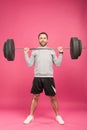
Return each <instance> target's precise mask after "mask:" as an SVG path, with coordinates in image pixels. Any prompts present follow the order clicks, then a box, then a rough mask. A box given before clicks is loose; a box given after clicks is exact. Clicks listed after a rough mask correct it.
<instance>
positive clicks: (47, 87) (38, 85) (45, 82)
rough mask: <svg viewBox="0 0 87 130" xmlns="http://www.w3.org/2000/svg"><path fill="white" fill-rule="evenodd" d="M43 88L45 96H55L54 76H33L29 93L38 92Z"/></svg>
mask: <svg viewBox="0 0 87 130" xmlns="http://www.w3.org/2000/svg"><path fill="white" fill-rule="evenodd" d="M43 90H44V92H45V94H46V95H47V96H55V95H56V89H55V83H54V78H52V77H45V78H44V77H34V79H33V84H32V88H31V93H33V94H40V93H42V92H43Z"/></svg>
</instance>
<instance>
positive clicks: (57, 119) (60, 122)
mask: <svg viewBox="0 0 87 130" xmlns="http://www.w3.org/2000/svg"><path fill="white" fill-rule="evenodd" d="M56 121H57V122H58V123H59V124H61V125H64V120H63V119H62V117H61V116H60V115H58V116H56Z"/></svg>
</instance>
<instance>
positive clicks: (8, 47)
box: [6, 39, 15, 61]
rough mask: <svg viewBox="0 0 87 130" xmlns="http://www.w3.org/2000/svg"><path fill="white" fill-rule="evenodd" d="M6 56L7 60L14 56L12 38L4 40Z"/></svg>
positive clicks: (12, 58) (11, 59)
mask: <svg viewBox="0 0 87 130" xmlns="http://www.w3.org/2000/svg"><path fill="white" fill-rule="evenodd" d="M6 57H7V60H8V61H13V60H14V58H15V45H14V40H13V39H8V40H7V42H6Z"/></svg>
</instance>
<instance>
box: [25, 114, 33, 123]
mask: <svg viewBox="0 0 87 130" xmlns="http://www.w3.org/2000/svg"><path fill="white" fill-rule="evenodd" d="M33 120H34V116H32V115H29V116H28V117H27V118H26V120H25V121H24V124H28V123H30V122H31V121H33Z"/></svg>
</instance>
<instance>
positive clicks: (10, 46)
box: [3, 37, 84, 61]
mask: <svg viewBox="0 0 87 130" xmlns="http://www.w3.org/2000/svg"><path fill="white" fill-rule="evenodd" d="M29 49H30V50H56V49H57V48H29ZM63 49H64V50H67V49H69V50H70V56H71V59H78V57H79V56H81V53H82V49H84V48H82V42H81V40H79V39H78V38H77V37H71V39H70V47H64V48H63ZM16 50H24V48H15V43H14V40H13V39H7V41H5V42H4V46H3V54H4V57H5V58H6V59H7V60H8V61H14V59H15V51H16Z"/></svg>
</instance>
